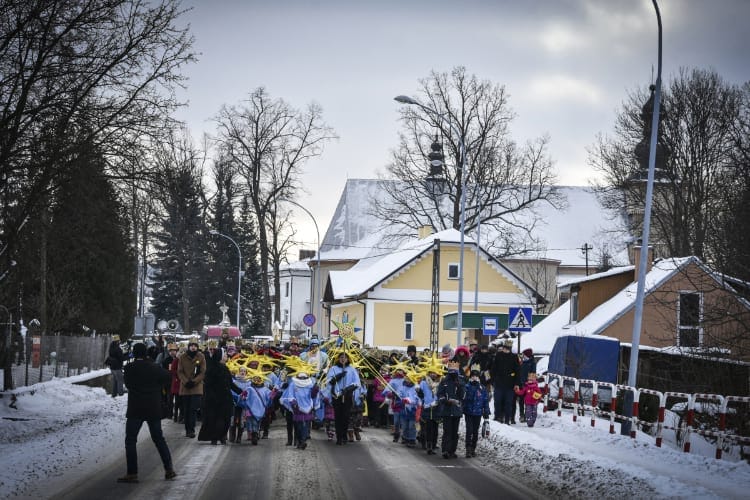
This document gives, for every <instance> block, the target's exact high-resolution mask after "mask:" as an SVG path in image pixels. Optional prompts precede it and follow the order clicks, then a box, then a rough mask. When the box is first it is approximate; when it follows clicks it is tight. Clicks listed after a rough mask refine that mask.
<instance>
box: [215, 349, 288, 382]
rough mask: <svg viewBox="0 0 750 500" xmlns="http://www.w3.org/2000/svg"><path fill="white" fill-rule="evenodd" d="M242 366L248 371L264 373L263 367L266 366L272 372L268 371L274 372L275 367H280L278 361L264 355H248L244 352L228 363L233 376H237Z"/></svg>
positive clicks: (233, 357)
mask: <svg viewBox="0 0 750 500" xmlns="http://www.w3.org/2000/svg"><path fill="white" fill-rule="evenodd" d="M253 365H254V366H255V367H253ZM241 366H244V367H245V368H247V369H248V370H258V371H261V372H263V371H264V370H263V366H266V368H267V369H268V368H269V367H270V370H267V371H272V370H273V368H274V367H276V366H278V361H277V360H275V359H273V358H271V357H268V356H266V355H264V354H256V353H253V354H246V353H244V352H240V353H237V354H235V355H234V356H232V358H231V359H229V360H228V361H227V368H229V371H230V372H231V373H232V375H236V374H237V372H239V370H240V367H241ZM264 377H265V375H264Z"/></svg>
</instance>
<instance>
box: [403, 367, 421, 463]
mask: <svg viewBox="0 0 750 500" xmlns="http://www.w3.org/2000/svg"><path fill="white" fill-rule="evenodd" d="M416 378H417V376H416V375H410V376H408V377H405V378H404V379H403V384H401V388H400V389H399V390H398V398H399V400H400V401H401V405H402V406H401V430H402V432H403V438H404V444H406V446H408V447H409V448H414V447H415V446H416V443H417V420H416V419H417V406H419V403H420V401H419V396H418V395H417V387H416V385H415V383H414V382H415V379H416Z"/></svg>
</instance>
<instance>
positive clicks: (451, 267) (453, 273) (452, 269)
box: [448, 263, 459, 280]
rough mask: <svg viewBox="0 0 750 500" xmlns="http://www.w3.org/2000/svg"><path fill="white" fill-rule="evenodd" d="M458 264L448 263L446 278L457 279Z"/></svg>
mask: <svg viewBox="0 0 750 500" xmlns="http://www.w3.org/2000/svg"><path fill="white" fill-rule="evenodd" d="M458 269H459V268H458V264H456V263H453V264H448V279H449V280H457V279H458Z"/></svg>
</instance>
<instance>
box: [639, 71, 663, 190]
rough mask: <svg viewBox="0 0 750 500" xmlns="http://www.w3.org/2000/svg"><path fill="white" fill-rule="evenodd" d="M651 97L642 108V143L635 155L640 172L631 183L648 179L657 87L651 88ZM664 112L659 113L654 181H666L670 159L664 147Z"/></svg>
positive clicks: (652, 86)
mask: <svg viewBox="0 0 750 500" xmlns="http://www.w3.org/2000/svg"><path fill="white" fill-rule="evenodd" d="M649 90H650V91H651V96H650V97H649V98H648V101H646V104H644V105H643V108H641V120H643V135H642V137H641V141H640V142H639V143H638V144H637V145H636V146H635V150H634V154H635V158H636V160H638V170H636V171H635V172H633V174H632V175H631V176H630V180H631V181H646V179H648V156H649V151H650V149H651V122H652V121H653V117H654V92H655V91H656V87H655V86H654V85H651V86H650V87H649ZM663 119H664V111H663V110H662V111H661V112H660V113H659V130H658V131H657V134H658V135H657V137H656V163H655V167H654V180H662V179H664V180H666V171H665V167H666V164H667V160H668V159H669V149H668V148H667V147H666V146H665V145H664V141H663V138H664V132H663V129H662V122H663Z"/></svg>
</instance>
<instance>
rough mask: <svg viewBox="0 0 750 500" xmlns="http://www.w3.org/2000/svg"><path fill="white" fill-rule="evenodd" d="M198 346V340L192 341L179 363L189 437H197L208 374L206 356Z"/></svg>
mask: <svg viewBox="0 0 750 500" xmlns="http://www.w3.org/2000/svg"><path fill="white" fill-rule="evenodd" d="M198 347H199V346H198V342H194V341H191V342H190V343H189V344H188V350H187V351H186V352H185V354H183V355H182V356H180V358H179V362H178V364H177V377H178V378H179V379H180V398H181V399H182V416H183V418H184V420H185V436H186V437H189V438H194V437H195V421H196V420H197V413H198V410H199V409H200V407H201V397H202V396H203V379H204V378H205V376H206V357H205V356H204V355H203V353H202V352H200V351H199V350H198Z"/></svg>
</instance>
